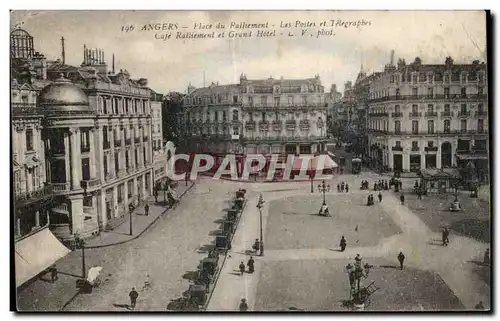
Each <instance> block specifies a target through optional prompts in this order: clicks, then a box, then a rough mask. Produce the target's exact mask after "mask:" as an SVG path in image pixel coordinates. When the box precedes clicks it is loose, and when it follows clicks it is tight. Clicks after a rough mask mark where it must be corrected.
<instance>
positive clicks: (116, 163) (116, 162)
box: [115, 153, 120, 173]
mask: <svg viewBox="0 0 500 321" xmlns="http://www.w3.org/2000/svg"><path fill="white" fill-rule="evenodd" d="M119 157H120V156H119V154H118V153H115V172H117V173H118V171H119V170H120V163H119Z"/></svg>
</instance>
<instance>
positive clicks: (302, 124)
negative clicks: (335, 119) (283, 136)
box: [299, 119, 319, 130]
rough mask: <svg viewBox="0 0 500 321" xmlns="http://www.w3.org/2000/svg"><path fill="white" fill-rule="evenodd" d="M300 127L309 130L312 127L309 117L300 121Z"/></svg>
mask: <svg viewBox="0 0 500 321" xmlns="http://www.w3.org/2000/svg"><path fill="white" fill-rule="evenodd" d="M299 127H300V129H301V130H309V128H311V123H310V122H309V120H307V119H302V120H301V121H300V122H299ZM318 127H319V126H318Z"/></svg>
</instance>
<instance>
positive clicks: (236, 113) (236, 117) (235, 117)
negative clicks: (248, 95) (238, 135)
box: [233, 110, 239, 121]
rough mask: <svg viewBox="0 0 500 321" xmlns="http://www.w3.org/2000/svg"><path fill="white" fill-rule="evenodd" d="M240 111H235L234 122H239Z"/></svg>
mask: <svg viewBox="0 0 500 321" xmlns="http://www.w3.org/2000/svg"><path fill="white" fill-rule="evenodd" d="M238 116H239V115H238V111H237V110H233V121H238V119H239V117H238Z"/></svg>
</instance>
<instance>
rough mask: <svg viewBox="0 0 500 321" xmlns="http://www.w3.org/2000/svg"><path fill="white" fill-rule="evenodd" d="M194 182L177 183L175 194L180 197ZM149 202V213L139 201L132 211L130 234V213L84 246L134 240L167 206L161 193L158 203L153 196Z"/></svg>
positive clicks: (98, 246) (114, 243) (94, 246)
mask: <svg viewBox="0 0 500 321" xmlns="http://www.w3.org/2000/svg"><path fill="white" fill-rule="evenodd" d="M193 185H194V183H193V182H190V183H189V184H188V186H186V184H184V183H183V182H182V183H179V184H178V185H177V187H176V189H175V192H176V195H177V197H178V198H179V199H181V198H182V197H183V196H184V195H185V194H186V193H187V192H188V191H189V190H190V189H191V188H192V187H193ZM147 204H149V215H148V216H146V214H145V211H144V206H145V205H146V203H144V202H143V203H141V204H140V205H139V206H138V207H137V208H136V209H135V210H134V212H133V213H132V235H130V215H128V214H125V220H124V221H123V223H122V224H120V225H119V226H117V227H116V228H115V229H114V230H112V231H104V232H101V233H100V235H99V236H96V237H94V238H92V239H87V240H85V242H86V248H90V249H92V248H100V247H106V246H112V245H117V244H122V243H125V242H128V241H131V240H134V239H136V238H138V237H139V236H141V235H142V233H144V232H145V231H146V230H147V229H148V228H149V227H150V226H151V225H153V224H154V223H155V222H156V221H157V220H158V218H159V217H161V216H162V215H163V214H165V213H166V212H167V211H168V210H169V207H168V205H163V204H164V202H163V193H162V192H160V194H159V195H158V203H156V204H155V202H154V197H152V196H151V197H150V198H149V199H148V200H147Z"/></svg>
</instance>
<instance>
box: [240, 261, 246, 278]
mask: <svg viewBox="0 0 500 321" xmlns="http://www.w3.org/2000/svg"><path fill="white" fill-rule="evenodd" d="M240 273H241V275H243V273H245V264H244V263H243V261H241V263H240Z"/></svg>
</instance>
